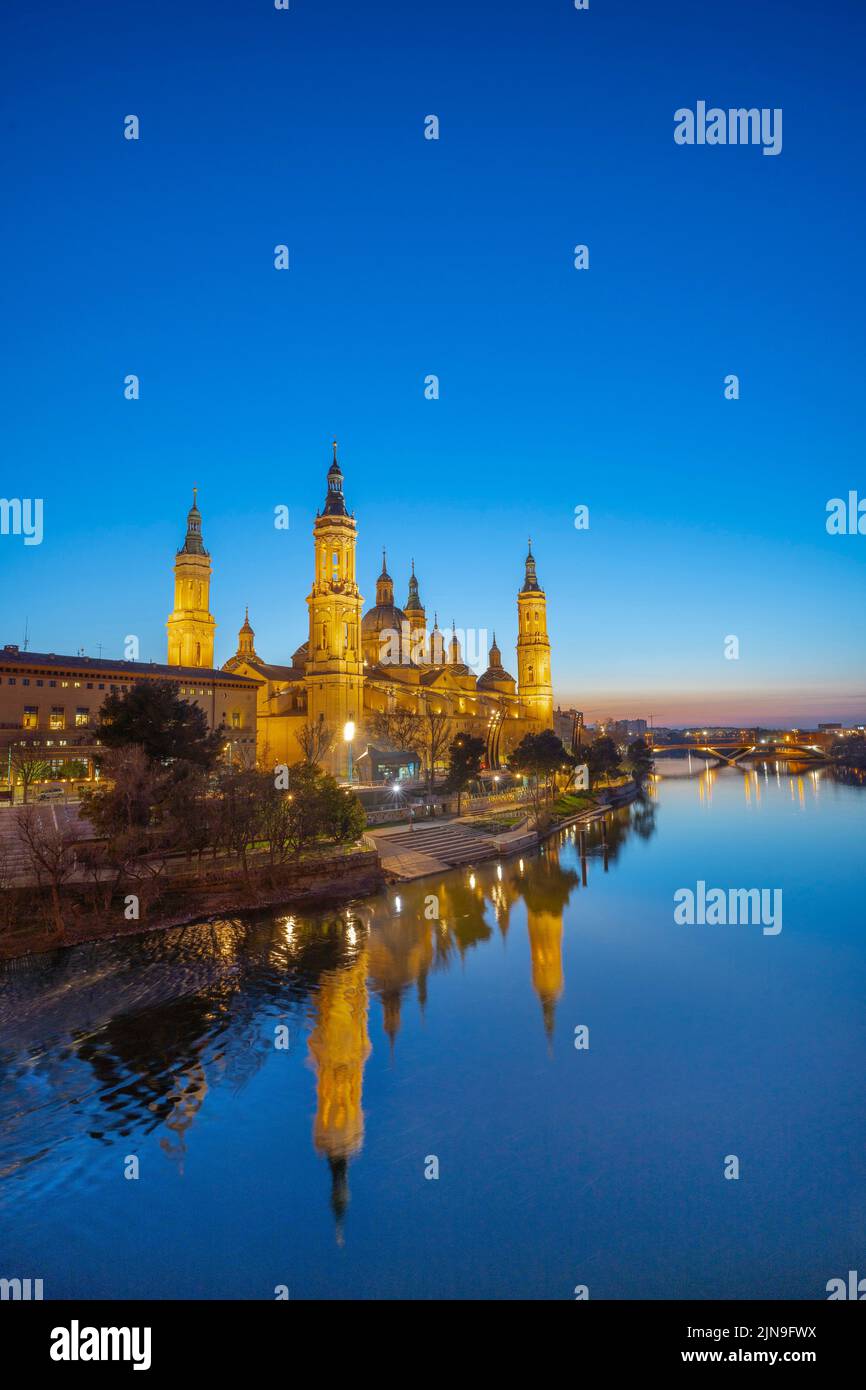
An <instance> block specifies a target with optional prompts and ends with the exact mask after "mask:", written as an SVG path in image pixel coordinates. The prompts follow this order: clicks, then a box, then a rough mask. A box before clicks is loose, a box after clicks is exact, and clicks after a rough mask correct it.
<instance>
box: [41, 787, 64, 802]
mask: <svg viewBox="0 0 866 1390" xmlns="http://www.w3.org/2000/svg"><path fill="white" fill-rule="evenodd" d="M65 795H66V793H65V792H64V790H63V788H62V787H43V788H42V790H41V791H39V792H37V793H36V800H37V801H62V800H63V798H64V796H65Z"/></svg>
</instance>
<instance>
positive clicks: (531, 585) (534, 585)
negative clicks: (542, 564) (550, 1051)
mask: <svg viewBox="0 0 866 1390" xmlns="http://www.w3.org/2000/svg"><path fill="white" fill-rule="evenodd" d="M536 589H537V590H539V591H540V590H541V585H540V584H539V582H538V575H537V574H536V572H535V556H534V555H533V553H532V537H531V536H530V538H529V550H528V552H527V556H526V571H525V575H524V580H523V588H522V589H521V591H520V592H521V593H523V594H526V593H531V592H532V591H533V590H536Z"/></svg>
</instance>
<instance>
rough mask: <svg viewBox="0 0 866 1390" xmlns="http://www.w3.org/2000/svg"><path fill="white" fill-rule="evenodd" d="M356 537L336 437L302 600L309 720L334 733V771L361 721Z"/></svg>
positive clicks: (341, 772)
mask: <svg viewBox="0 0 866 1390" xmlns="http://www.w3.org/2000/svg"><path fill="white" fill-rule="evenodd" d="M357 539H358V538H357V523H356V521H355V518H354V516H350V515H349V513H348V512H347V510H346V501H345V498H344V496H343V474H342V471H341V469H340V465H339V463H338V462H337V441H336V439H335V440H334V458H333V462H332V463H331V466H330V468H329V469H328V491H327V493H326V494H325V505H324V507H323V508H322V510H321V512H317V514H316V520H315V522H314V524H313V541H314V544H315V564H316V569H315V575H314V578H313V587H312V589H311V590H310V594H309V597H308V599H307V607H308V608H309V613H310V639H309V656H308V658H307V670H306V688H307V718H308V720H309V722H310V723H319V722H322V723H324V724H326V725H328V727H329V728H330V729H331V730H332V732H333V735H334V739H333V742H332V744H331V751H330V753H329V754H328V760H327V761H328V765H329V770H330V771H331V772H333V773H334V774H335V775H337V776H347V775H348V769H349V757H350V753H349V747H348V746H347V743H346V741H345V740H344V737H343V730H344V728H345V726H346V725H347V724H349V723H352V724H357V723H360V721H361V718H362V714H363V684H364V667H363V655H362V651H361V606H362V604H363V601H364V600H363V599H362V597H361V595H360V593H359V592H358V585H357V583H356V582H355V547H356V545H357Z"/></svg>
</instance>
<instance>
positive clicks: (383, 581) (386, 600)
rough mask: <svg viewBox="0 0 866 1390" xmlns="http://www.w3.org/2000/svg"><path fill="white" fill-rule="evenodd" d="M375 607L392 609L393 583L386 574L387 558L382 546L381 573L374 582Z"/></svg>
mask: <svg viewBox="0 0 866 1390" xmlns="http://www.w3.org/2000/svg"><path fill="white" fill-rule="evenodd" d="M376 606H377V607H378V608H393V607H394V581H393V579H392V578H391V576H390V574H389V573H388V558H387V556H386V554H385V547H384V546H383V547H382V573H381V574H380V575H379V578H378V579H377V580H376Z"/></svg>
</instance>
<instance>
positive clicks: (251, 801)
mask: <svg viewBox="0 0 866 1390" xmlns="http://www.w3.org/2000/svg"><path fill="white" fill-rule="evenodd" d="M268 781H270V784H271V786H273V785H274V779H273V774H271V773H267V772H259V771H258V770H257V769H255V768H234V767H231V768H226V769H225V770H224V771H223V773H222V775H221V776H220V779H219V818H218V822H217V839H218V843H219V844H221V845H222V846H223V848H224V849H225V850H226V851H227V852H228V853H229V854H234V855H236V856H237V858H238V859H240V862H241V867H242V869H243V874H244V880H245V881H246V884H247V887H248V888H251V887H252V884H251V881H250V868H249V849H250V846H251V845H253V844H255V842H256V840H258V839H259V838H260V837H261V833H262V821H263V801H264V795H265V784H266V783H267V782H268Z"/></svg>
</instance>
